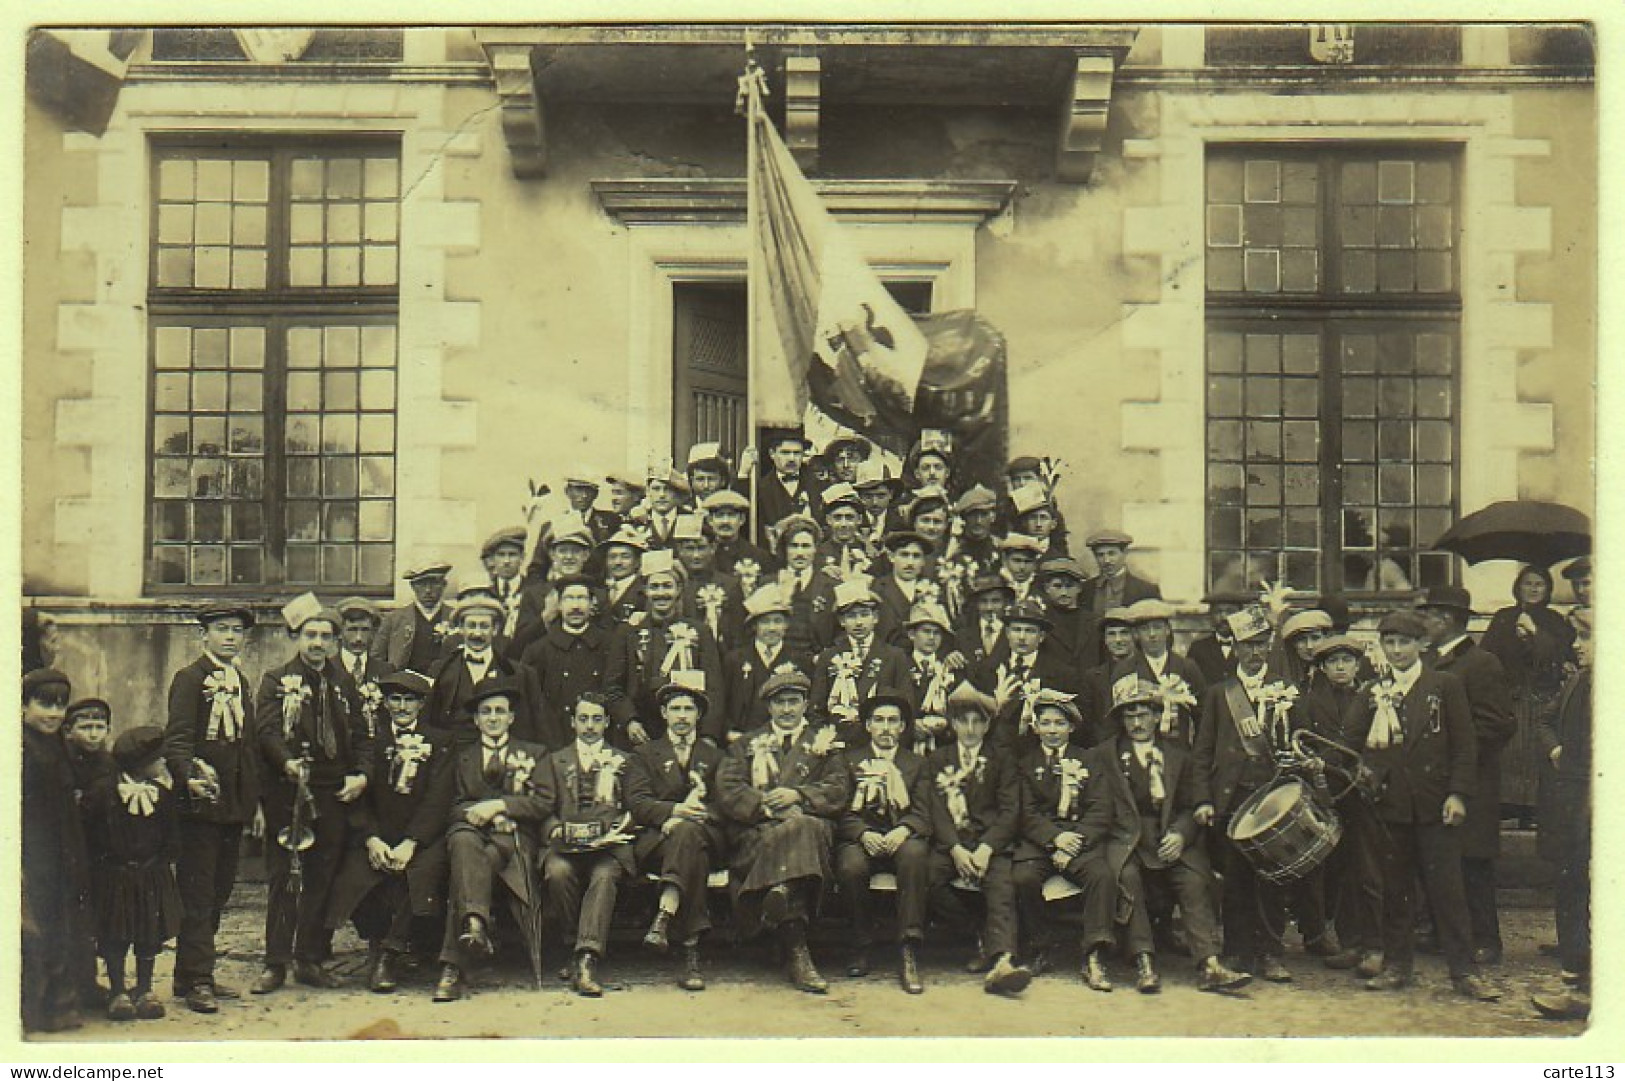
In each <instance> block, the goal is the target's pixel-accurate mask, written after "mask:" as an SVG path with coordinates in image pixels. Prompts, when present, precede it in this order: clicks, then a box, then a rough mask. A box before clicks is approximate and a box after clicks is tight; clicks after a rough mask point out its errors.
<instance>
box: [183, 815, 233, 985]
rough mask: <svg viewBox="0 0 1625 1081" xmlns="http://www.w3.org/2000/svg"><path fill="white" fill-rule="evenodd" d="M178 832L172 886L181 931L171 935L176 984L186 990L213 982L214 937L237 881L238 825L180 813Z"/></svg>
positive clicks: (218, 930)
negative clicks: (178, 904)
mask: <svg viewBox="0 0 1625 1081" xmlns="http://www.w3.org/2000/svg"><path fill="white" fill-rule="evenodd" d="M180 832H181V852H180V857H179V858H178V859H176V861H175V885H176V887H177V888H178V889H179V890H180V895H181V929H180V934H179V935H177V936H176V939H175V986H177V987H182V988H190V987H192V986H193V985H194V984H199V983H209V982H212V981H213V980H214V960H215V948H214V939H215V936H216V935H217V934H219V933H220V914H221V913H222V912H224V911H225V910H226V905H227V904H228V903H229V902H230V901H231V891H232V889H233V887H235V886H236V884H237V855H238V852H239V851H240V850H241V848H242V843H243V827H242V824H241V823H239V822H231V823H221V822H205V821H203V820H202V819H199V818H191V817H183V818H182V819H181V829H180Z"/></svg>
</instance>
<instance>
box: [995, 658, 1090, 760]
mask: <svg viewBox="0 0 1625 1081" xmlns="http://www.w3.org/2000/svg"><path fill="white" fill-rule="evenodd" d="M1013 657H1014V654H1012V653H1011V651H1010V647H1009V645H1008V643H1006V644H1005V645H1003V646H1002V647H1001V648H1000V649H999V650H997V651H996V652H995V653H994V654H993V656H991V657H989V658H987V659H986V660H984V661H983V662H982V663H981V664H980V665H978V666H976V667H975V668H973V669H972V670H971V674H970V681H971V683H973V684H975V685H976V687H978V688H979V689H981V690H982V691H983V692H984V693H986V694H995V693H996V692H997V690H998V686H999V675H1000V673H1001V672H1002V671H1004V670H1006V669H1007V668H1008V667H1009V666H1010V665H1011V664H1013V663H1014V660H1013ZM1029 663H1030V664H1031V667H1030V668H1029V669H1028V672H1027V679H1028V680H1034V679H1036V680H1038V682H1039V685H1040V686H1042V687H1043V688H1044V689H1045V690H1051V691H1060V692H1061V693H1062V694H1070V695H1073V696H1076V695H1077V694H1078V693H1079V692H1080V691H1081V690H1082V689H1083V687H1082V682H1081V680H1080V679H1079V675H1080V673H1079V672H1078V671H1077V670H1076V669H1075V668H1073V667H1072V666H1071V664H1070V663H1069V662H1068V661H1067V658H1066V656H1065V655H1064V654H1063V653H1062V652H1061V651H1060V650H1059V649H1058V648H1053V647H1050V646H1049V643H1048V642H1046V643H1045V644H1044V645H1043V646H1040V647H1039V650H1038V652H1037V654H1035V659H1034V660H1033V661H1031V662H1029ZM1023 709H1024V702H1023V700H1022V698H1021V696H1020V695H1016V696H1015V697H1012V698H1011V700H1010V701H1009V702H1006V703H1005V705H1004V708H1003V709H1001V710H999V715H998V716H997V717H995V718H994V719H993V728H992V731H990V732H989V733H988V738H989V739H992V740H995V741H997V742H999V743H1001V744H1010V743H1013V742H1014V741H1015V740H1016V739H1017V737H1018V736H1019V735H1020V734H1021V733H1020V727H1021V717H1022V712H1023Z"/></svg>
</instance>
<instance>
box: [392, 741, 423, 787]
mask: <svg viewBox="0 0 1625 1081" xmlns="http://www.w3.org/2000/svg"><path fill="white" fill-rule="evenodd" d="M433 753H434V747H433V745H432V744H430V743H429V741H428V740H426V739H424V738H423V736H422V735H421V734H419V733H417V732H406V733H398V734H397V735H396V736H395V745H394V747H392V748H391V749H390V757H391V758H392V759H393V760H394V764H395V767H396V775H395V783H394V785H393V786H392V787H393V788H394V789H395V791H396V792H398V793H400V794H401V795H403V796H405V795H409V794H410V793H411V791H412V782H413V781H415V780H416V779H417V775H418V769H419V767H420V766H421V765H422V764H423V763H424V762H427V761H428V760H429V757H430V756H431V755H432V754H433Z"/></svg>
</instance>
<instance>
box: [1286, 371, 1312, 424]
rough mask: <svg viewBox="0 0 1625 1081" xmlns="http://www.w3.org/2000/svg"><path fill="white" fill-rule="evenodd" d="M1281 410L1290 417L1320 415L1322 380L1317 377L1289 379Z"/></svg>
mask: <svg viewBox="0 0 1625 1081" xmlns="http://www.w3.org/2000/svg"><path fill="white" fill-rule="evenodd" d="M1282 397H1283V401H1282V403H1281V411H1282V412H1283V413H1284V414H1286V415H1287V416H1289V417H1314V416H1319V415H1320V382H1319V381H1318V380H1315V379H1288V380H1287V381H1286V384H1285V387H1284V394H1283V395H1282Z"/></svg>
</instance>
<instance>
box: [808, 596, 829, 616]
mask: <svg viewBox="0 0 1625 1081" xmlns="http://www.w3.org/2000/svg"><path fill="white" fill-rule="evenodd" d="M812 610H813V611H814V612H827V611H829V598H828V597H825V596H822V595H820V596H817V597H814V598H813V600H812Z"/></svg>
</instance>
